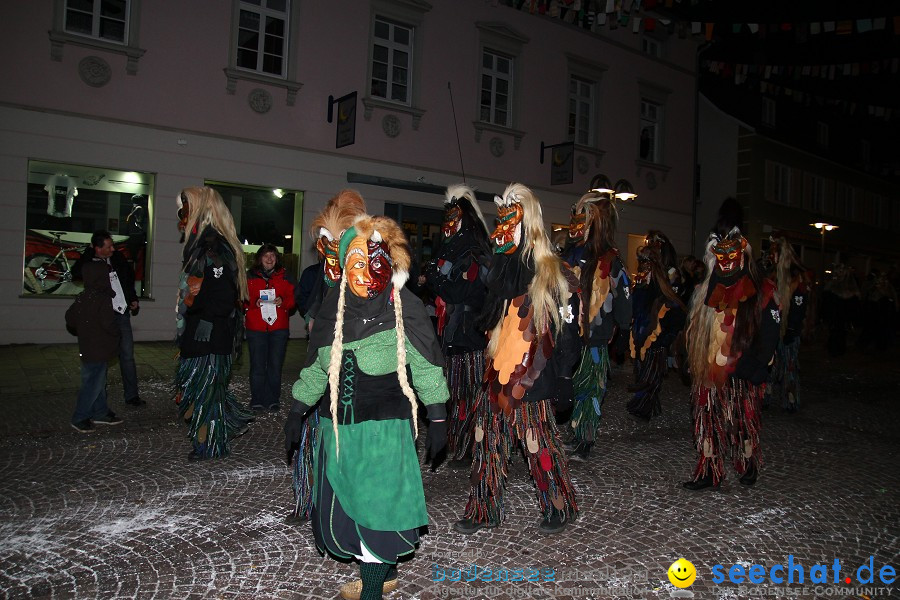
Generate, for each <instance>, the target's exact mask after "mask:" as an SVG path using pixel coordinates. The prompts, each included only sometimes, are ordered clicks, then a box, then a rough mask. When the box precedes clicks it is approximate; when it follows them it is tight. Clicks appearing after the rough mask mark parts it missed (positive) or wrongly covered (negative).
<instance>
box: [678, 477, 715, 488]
mask: <svg viewBox="0 0 900 600" xmlns="http://www.w3.org/2000/svg"><path fill="white" fill-rule="evenodd" d="M681 485H682V486H684V489H686V490H691V491H697V490H705V489H706V488H712V489H714V490H717V489H719V484H715V485H714V484H713V478H712V475H707V476H706V477H701V478H700V479H697V480H696V481H685V482H684V483H682V484H681Z"/></svg>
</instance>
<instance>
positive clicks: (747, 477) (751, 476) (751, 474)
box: [740, 462, 759, 485]
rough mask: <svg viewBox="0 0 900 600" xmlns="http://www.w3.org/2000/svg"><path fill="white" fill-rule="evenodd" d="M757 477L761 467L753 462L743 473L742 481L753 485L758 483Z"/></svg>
mask: <svg viewBox="0 0 900 600" xmlns="http://www.w3.org/2000/svg"><path fill="white" fill-rule="evenodd" d="M757 477H759V469H757V468H756V463H755V462H751V463H750V464H749V465H748V466H747V470H746V471H744V474H743V475H741V479H740V482H741V483H743V484H744V485H753V484H754V483H756V478H757Z"/></svg>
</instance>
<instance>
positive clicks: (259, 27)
mask: <svg viewBox="0 0 900 600" xmlns="http://www.w3.org/2000/svg"><path fill="white" fill-rule="evenodd" d="M289 2H290V0H256V1H255V2H254V1H253V0H247V1H245V2H241V6H240V16H239V17H238V30H237V57H236V61H235V64H236V66H237V67H238V68H239V69H247V70H249V71H256V72H259V73H265V74H267V75H274V76H276V77H284V76H285V62H286V61H285V59H286V54H287V47H288V38H287V19H288V14H287V12H288V8H289V4H288V3H289Z"/></svg>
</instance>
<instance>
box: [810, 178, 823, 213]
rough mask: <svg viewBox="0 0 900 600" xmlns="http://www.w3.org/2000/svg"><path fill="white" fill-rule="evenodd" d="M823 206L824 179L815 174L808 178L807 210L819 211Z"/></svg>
mask: <svg viewBox="0 0 900 600" xmlns="http://www.w3.org/2000/svg"><path fill="white" fill-rule="evenodd" d="M824 208H825V180H824V179H823V178H821V177H819V176H817V175H811V176H810V178H809V210H811V211H812V212H815V213H821V212H822V211H823V209H824Z"/></svg>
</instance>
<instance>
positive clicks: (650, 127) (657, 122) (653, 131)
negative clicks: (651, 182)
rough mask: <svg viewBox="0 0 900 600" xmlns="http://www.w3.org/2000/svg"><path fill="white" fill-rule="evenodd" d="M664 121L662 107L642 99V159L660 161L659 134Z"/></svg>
mask: <svg viewBox="0 0 900 600" xmlns="http://www.w3.org/2000/svg"><path fill="white" fill-rule="evenodd" d="M661 121H662V107H661V106H660V105H659V104H656V103H655V102H653V101H651V100H648V99H646V98H642V99H641V139H640V157H641V160H648V161H650V162H660V160H659V134H660V127H661Z"/></svg>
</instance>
